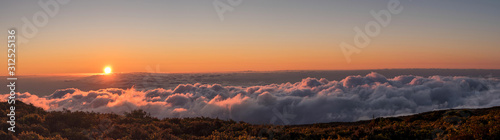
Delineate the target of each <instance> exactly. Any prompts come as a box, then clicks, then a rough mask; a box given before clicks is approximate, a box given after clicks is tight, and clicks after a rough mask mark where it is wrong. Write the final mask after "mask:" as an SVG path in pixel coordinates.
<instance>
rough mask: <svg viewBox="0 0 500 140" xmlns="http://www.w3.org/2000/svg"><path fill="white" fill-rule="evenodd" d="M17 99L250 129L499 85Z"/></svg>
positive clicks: (288, 87) (419, 104) (350, 115)
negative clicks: (202, 120)
mask: <svg viewBox="0 0 500 140" xmlns="http://www.w3.org/2000/svg"><path fill="white" fill-rule="evenodd" d="M2 96H4V97H3V99H6V98H7V97H6V96H7V95H2ZM18 98H19V100H21V101H23V102H28V103H32V104H34V105H35V106H39V107H42V108H44V109H46V110H62V109H63V108H66V109H70V110H81V111H95V112H106V113H107V112H114V113H123V112H129V111H130V110H133V109H143V110H145V111H147V112H149V113H151V115H153V116H155V117H159V118H165V117H198V116H205V117H213V118H215V117H218V118H222V119H233V120H236V121H246V122H250V123H255V124H267V123H275V124H309V123H319V122H332V121H358V120H364V119H370V118H371V117H372V116H378V117H380V116H395V115H401V114H413V113H420V112H426V111H432V110H435V109H448V108H484V107H492V106H499V105H500V80H498V79H494V78H472V77H452V76H431V77H420V76H412V75H401V76H397V77H394V78H392V79H389V78H386V77H385V76H383V75H380V74H378V73H373V72H372V73H370V74H367V75H365V76H360V75H357V76H348V77H346V78H344V79H343V80H340V81H329V80H327V79H316V78H305V79H302V81H300V82H297V83H283V84H269V85H263V86H250V87H241V86H221V85H219V84H212V85H209V84H199V83H197V84H180V85H178V86H177V87H176V88H174V89H162V88H159V89H153V90H145V91H138V90H136V89H134V88H131V89H116V88H108V89H100V90H95V91H94V90H92V91H81V90H79V89H74V88H68V89H60V90H57V91H55V92H54V93H53V94H51V95H48V96H44V97H39V96H37V95H33V94H30V93H27V92H26V93H18Z"/></svg>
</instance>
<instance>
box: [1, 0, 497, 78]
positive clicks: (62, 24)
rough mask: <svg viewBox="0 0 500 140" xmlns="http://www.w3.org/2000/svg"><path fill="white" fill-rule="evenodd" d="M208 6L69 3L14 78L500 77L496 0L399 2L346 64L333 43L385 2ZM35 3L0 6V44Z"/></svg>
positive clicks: (276, 0)
mask: <svg viewBox="0 0 500 140" xmlns="http://www.w3.org/2000/svg"><path fill="white" fill-rule="evenodd" d="M213 1H214V0H170V1H148V0H146V1H132V0H127V1H118V0H108V1H97V0H86V1H77V0H73V1H70V2H69V3H68V4H66V5H62V6H60V11H59V12H58V14H57V15H56V16H55V17H53V18H50V19H49V22H48V24H47V25H46V26H44V27H40V28H38V29H39V31H38V33H37V34H36V36H35V37H34V38H31V39H30V40H29V42H28V43H24V44H21V43H18V54H17V56H18V58H17V63H18V65H17V73H18V74H21V75H23V74H61V73H99V72H102V70H103V68H104V67H105V66H111V67H112V68H113V70H114V71H115V72H148V67H152V68H153V70H154V69H155V67H156V66H157V65H159V66H160V68H161V71H160V72H221V71H246V70H255V71H269V70H328V69H381V68H474V69H476V68H479V69H500V55H499V53H500V41H499V39H500V27H499V25H500V16H499V15H500V1H498V0H490V1H470V0H442V1H434V0H424V1H418V0H413V1H409V0H401V5H402V6H403V11H402V12H401V13H400V14H397V15H393V16H392V21H391V23H390V25H389V26H387V27H386V28H383V29H382V32H381V34H380V35H379V36H376V37H374V38H372V43H371V44H370V45H369V46H368V47H366V48H363V49H362V51H361V53H359V54H354V55H353V56H352V62H351V63H347V62H346V60H345V58H344V55H343V54H342V52H341V50H340V48H339V44H340V43H341V42H346V43H348V44H353V38H354V35H355V33H354V31H353V28H354V27H356V26H358V27H364V25H365V24H366V23H367V22H368V21H372V20H374V18H373V17H372V16H371V15H370V13H369V12H370V11H371V10H375V11H378V10H383V9H386V5H387V3H388V2H389V0H370V1H368V0H367V1H358V0H355V1H348V0H344V1H333V0H307V1H305V0H243V3H242V4H241V5H238V6H235V7H234V9H235V10H234V11H232V12H227V13H226V14H224V17H225V20H224V21H221V20H219V17H218V15H217V13H216V11H215V9H214V7H213V5H212V2H213ZM220 1H221V2H226V0H220ZM37 2H38V1H32V0H16V1H1V2H0V19H1V21H0V23H1V24H0V27H1V29H2V30H4V33H2V34H0V38H1V39H0V41H2V42H7V40H6V38H7V37H6V36H7V33H6V32H5V31H6V30H7V29H10V28H17V29H18V36H22V34H19V32H20V29H21V26H22V25H23V22H22V20H21V18H22V17H27V18H28V19H31V17H32V16H33V14H34V13H36V12H38V11H42V8H41V7H40V6H38V4H37ZM0 53H2V54H6V53H7V49H6V47H4V49H0ZM6 66H7V62H6V61H0V68H1V69H6ZM6 73H7V72H3V73H2V74H1V75H5V74H6Z"/></svg>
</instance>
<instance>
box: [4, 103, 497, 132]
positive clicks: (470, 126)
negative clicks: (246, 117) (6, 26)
mask: <svg viewBox="0 0 500 140" xmlns="http://www.w3.org/2000/svg"><path fill="white" fill-rule="evenodd" d="M0 107H1V110H0V111H1V113H2V114H8V111H9V109H8V107H9V105H8V104H7V103H6V102H3V103H0ZM16 118H17V119H16V133H12V132H9V131H7V128H8V127H10V125H9V124H8V123H6V121H7V117H1V123H0V125H1V127H2V131H0V139H2V140H9V139H22V140H30V139H33V140H36V139H70V140H80V139H84V140H86V139H500V107H495V108H488V109H475V110H472V109H467V110H443V111H433V112H427V113H421V114H417V115H411V116H403V117H393V118H377V119H374V120H369V121H360V122H351V123H338V122H335V123H322V124H311V125H291V126H273V125H252V124H248V123H244V122H235V121H231V120H229V121H225V120H220V119H211V118H204V117H201V118H183V119H179V118H166V119H157V118H154V117H151V116H149V115H148V114H147V113H146V112H144V111H141V110H135V111H132V112H130V113H126V114H125V115H116V114H99V113H90V112H80V111H77V112H71V111H67V110H65V111H52V112H47V111H44V110H43V109H41V108H37V107H35V106H33V105H28V104H25V103H22V102H20V101H17V102H16Z"/></svg>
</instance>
